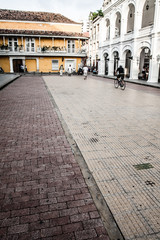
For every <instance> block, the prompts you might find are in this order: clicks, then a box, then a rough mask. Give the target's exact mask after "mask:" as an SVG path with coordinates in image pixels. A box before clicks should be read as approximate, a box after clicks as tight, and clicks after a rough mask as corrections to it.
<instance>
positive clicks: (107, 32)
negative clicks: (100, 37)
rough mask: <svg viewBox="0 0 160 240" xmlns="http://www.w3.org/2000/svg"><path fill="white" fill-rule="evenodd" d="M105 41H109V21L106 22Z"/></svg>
mask: <svg viewBox="0 0 160 240" xmlns="http://www.w3.org/2000/svg"><path fill="white" fill-rule="evenodd" d="M106 39H107V40H108V39H110V21H109V19H107V20H106Z"/></svg>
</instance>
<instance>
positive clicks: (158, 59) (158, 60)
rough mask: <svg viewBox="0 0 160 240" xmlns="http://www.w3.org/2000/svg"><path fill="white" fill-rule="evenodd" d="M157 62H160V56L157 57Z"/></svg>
mask: <svg viewBox="0 0 160 240" xmlns="http://www.w3.org/2000/svg"><path fill="white" fill-rule="evenodd" d="M157 62H160V54H158V55H157Z"/></svg>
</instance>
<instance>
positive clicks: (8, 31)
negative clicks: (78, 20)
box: [0, 29, 86, 39]
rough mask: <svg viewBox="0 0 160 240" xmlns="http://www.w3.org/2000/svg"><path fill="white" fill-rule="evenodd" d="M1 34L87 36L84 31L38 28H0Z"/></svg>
mask: <svg viewBox="0 0 160 240" xmlns="http://www.w3.org/2000/svg"><path fill="white" fill-rule="evenodd" d="M0 34H3V35H5V34H7V35H17V36H18V35H26V36H28V35H38V36H39V35H40V36H51V37H52V36H68V37H78V38H85V39H86V36H85V35H84V34H83V33H77V32H62V31H37V30H16V29H0Z"/></svg>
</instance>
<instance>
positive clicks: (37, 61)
mask: <svg viewBox="0 0 160 240" xmlns="http://www.w3.org/2000/svg"><path fill="white" fill-rule="evenodd" d="M36 64H37V72H39V58H36Z"/></svg>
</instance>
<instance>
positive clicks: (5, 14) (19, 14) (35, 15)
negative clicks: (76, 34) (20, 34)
mask: <svg viewBox="0 0 160 240" xmlns="http://www.w3.org/2000/svg"><path fill="white" fill-rule="evenodd" d="M0 19H2V20H17V21H35V22H54V23H71V24H78V23H77V22H74V21H72V20H71V19H69V18H67V17H65V16H63V15H61V14H59V13H50V12H30V11H18V10H7V9H0Z"/></svg>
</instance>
